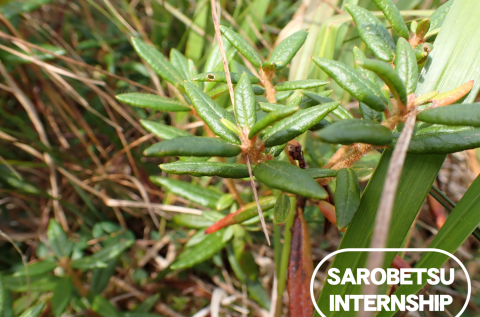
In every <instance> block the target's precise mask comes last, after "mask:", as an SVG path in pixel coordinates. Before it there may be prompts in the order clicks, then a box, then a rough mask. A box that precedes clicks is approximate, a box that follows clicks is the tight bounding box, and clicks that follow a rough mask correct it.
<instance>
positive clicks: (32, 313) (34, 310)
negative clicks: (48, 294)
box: [20, 303, 45, 317]
mask: <svg viewBox="0 0 480 317" xmlns="http://www.w3.org/2000/svg"><path fill="white" fill-rule="evenodd" d="M43 306H45V303H40V304H37V305H35V306H33V307H30V308H29V309H27V310H26V311H25V312H24V313H23V314H21V315H20V317H38V316H40V314H41V313H42V310H43Z"/></svg>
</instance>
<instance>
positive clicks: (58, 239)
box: [47, 219, 73, 258]
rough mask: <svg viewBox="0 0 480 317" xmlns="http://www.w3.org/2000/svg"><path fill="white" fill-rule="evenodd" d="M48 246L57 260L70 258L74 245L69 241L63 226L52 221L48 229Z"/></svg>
mask: <svg viewBox="0 0 480 317" xmlns="http://www.w3.org/2000/svg"><path fill="white" fill-rule="evenodd" d="M47 239H48V244H49V245H48V246H49V248H50V249H51V250H53V252H54V253H55V255H56V256H57V258H63V257H65V258H66V257H69V256H70V254H71V252H72V248H73V243H72V242H71V241H69V240H68V237H67V234H66V233H65V231H64V230H63V228H62V226H60V224H58V222H56V221H55V220H54V219H50V221H49V223H48V228H47Z"/></svg>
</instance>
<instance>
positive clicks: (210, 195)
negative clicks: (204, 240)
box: [150, 176, 222, 209]
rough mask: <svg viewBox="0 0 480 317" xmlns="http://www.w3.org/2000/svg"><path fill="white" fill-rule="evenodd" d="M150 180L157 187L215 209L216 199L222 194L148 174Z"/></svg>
mask: <svg viewBox="0 0 480 317" xmlns="http://www.w3.org/2000/svg"><path fill="white" fill-rule="evenodd" d="M150 181H152V183H154V184H155V185H157V186H159V187H165V189H167V190H168V191H170V192H171V193H172V194H175V195H178V196H180V197H183V198H185V199H188V200H190V201H192V202H194V203H196V204H199V205H201V206H204V207H209V208H212V209H215V206H216V203H217V201H218V200H219V199H220V197H221V196H222V195H221V194H219V193H217V192H216V191H213V190H211V189H208V188H203V187H201V186H199V185H194V184H190V183H187V182H183V181H179V180H176V179H170V178H166V177H160V176H150Z"/></svg>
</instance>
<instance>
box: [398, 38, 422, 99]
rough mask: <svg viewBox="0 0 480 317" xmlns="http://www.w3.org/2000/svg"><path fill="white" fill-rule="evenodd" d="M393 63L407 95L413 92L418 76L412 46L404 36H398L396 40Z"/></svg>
mask: <svg viewBox="0 0 480 317" xmlns="http://www.w3.org/2000/svg"><path fill="white" fill-rule="evenodd" d="M394 63H395V70H396V71H397V72H398V75H399V76H400V79H401V80H402V82H403V84H404V86H405V88H406V90H407V95H410V94H412V93H414V92H415V89H416V88H417V78H418V67H417V59H416V57H415V53H414V52H413V49H412V46H410V43H408V41H407V40H405V39H404V38H399V39H398V41H397V54H396V55H395V61H394Z"/></svg>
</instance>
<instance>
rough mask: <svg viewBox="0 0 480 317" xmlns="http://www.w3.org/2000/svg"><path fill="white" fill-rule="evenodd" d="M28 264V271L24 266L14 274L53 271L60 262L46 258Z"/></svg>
mask: <svg viewBox="0 0 480 317" xmlns="http://www.w3.org/2000/svg"><path fill="white" fill-rule="evenodd" d="M27 266H28V273H27V270H26V269H25V267H24V266H22V267H21V268H20V269H18V270H17V271H16V272H15V273H13V276H27V275H29V276H34V275H41V274H46V273H48V272H50V271H53V270H54V269H55V268H56V267H57V266H58V264H57V263H55V262H53V261H49V260H44V261H40V262H36V263H33V264H29V265H27ZM0 316H1V315H0Z"/></svg>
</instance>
